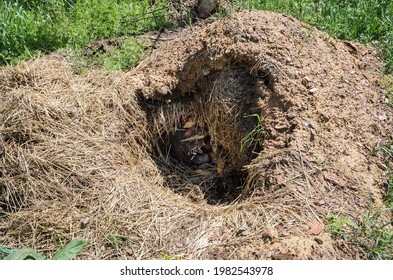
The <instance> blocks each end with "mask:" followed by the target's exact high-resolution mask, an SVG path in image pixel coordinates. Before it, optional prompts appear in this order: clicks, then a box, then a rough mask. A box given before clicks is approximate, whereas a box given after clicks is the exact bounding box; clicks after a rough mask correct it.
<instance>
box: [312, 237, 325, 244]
mask: <svg viewBox="0 0 393 280" xmlns="http://www.w3.org/2000/svg"><path fill="white" fill-rule="evenodd" d="M314 241H315V242H317V243H318V244H319V245H322V244H323V240H322V239H321V238H319V237H315V238H314Z"/></svg>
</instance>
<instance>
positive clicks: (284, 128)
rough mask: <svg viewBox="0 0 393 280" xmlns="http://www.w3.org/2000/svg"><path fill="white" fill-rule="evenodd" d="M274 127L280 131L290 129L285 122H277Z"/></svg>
mask: <svg viewBox="0 0 393 280" xmlns="http://www.w3.org/2000/svg"><path fill="white" fill-rule="evenodd" d="M274 129H275V130H277V131H279V132H284V131H285V130H287V129H288V126H287V125H286V124H285V123H281V124H276V125H275V126H274Z"/></svg>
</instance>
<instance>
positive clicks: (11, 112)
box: [0, 11, 393, 259]
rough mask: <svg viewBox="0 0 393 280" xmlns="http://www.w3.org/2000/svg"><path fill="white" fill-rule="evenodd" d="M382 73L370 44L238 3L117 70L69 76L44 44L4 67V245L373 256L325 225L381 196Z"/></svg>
mask: <svg viewBox="0 0 393 280" xmlns="http://www.w3.org/2000/svg"><path fill="white" fill-rule="evenodd" d="M381 67H382V61H381V59H380V57H379V53H378V51H377V50H375V49H373V48H370V47H365V46H363V45H360V44H357V43H351V42H344V41H337V40H334V39H332V38H331V37H329V36H328V35H327V34H326V33H323V32H320V31H318V30H316V29H315V28H314V27H312V26H309V25H307V24H304V23H301V22H299V21H298V20H296V19H294V18H292V17H290V16H284V15H282V14H276V13H271V12H263V11H238V12H235V13H233V14H232V15H230V16H228V17H225V18H223V19H222V20H219V21H217V22H215V23H212V24H207V25H202V26H199V27H192V28H189V29H183V30H182V31H179V32H178V33H172V34H171V35H168V36H166V37H165V38H163V39H162V40H161V41H160V43H158V45H157V48H156V49H155V50H154V51H153V52H152V54H151V55H150V56H149V57H148V58H146V59H145V60H144V61H142V62H141V63H140V64H139V65H138V66H137V67H136V68H134V69H132V70H131V71H129V72H127V73H124V74H123V73H121V74H120V73H114V72H106V71H94V70H91V71H88V72H86V73H84V74H78V73H76V72H75V71H74V70H73V68H72V67H71V65H70V63H69V61H68V60H67V58H64V57H62V56H61V55H56V54H52V55H49V56H47V57H43V58H40V59H36V60H34V61H30V62H24V63H21V64H20V65H18V66H17V67H6V68H3V69H2V70H1V73H0V124H1V126H0V207H1V209H2V210H1V211H2V212H1V213H4V214H2V215H1V216H0V233H1V234H0V243H1V244H5V245H6V246H7V247H10V248H19V247H23V246H29V247H33V248H35V249H36V250H37V251H39V252H41V253H43V254H44V255H49V256H50V255H52V254H53V253H54V252H56V251H57V250H58V249H59V248H60V247H61V246H62V245H64V244H65V243H67V242H68V241H69V240H70V239H73V238H79V239H85V240H88V242H89V243H88V246H87V247H86V249H85V250H84V251H83V252H82V254H81V255H80V258H81V259H154V258H159V259H162V258H164V259H168V258H169V259H215V258H219V259H282V258H285V259H294V258H297V259H354V258H367V254H366V253H365V251H363V250H361V248H362V247H359V246H358V244H352V243H348V242H343V241H342V240H340V239H338V238H336V237H335V236H334V235H333V233H332V231H331V230H329V217H330V218H331V217H343V216H345V217H349V218H351V219H353V220H354V221H355V222H356V221H359V220H360V219H361V217H362V215H363V214H364V213H365V212H366V211H367V210H368V209H370V208H373V207H376V208H377V207H380V206H382V201H383V199H384V196H385V195H386V190H385V188H384V186H385V185H384V184H385V183H386V182H384V179H381V178H386V172H387V168H386V164H385V159H384V158H383V157H382V154H381V153H380V152H379V150H378V148H379V147H382V146H383V145H384V143H385V142H386V141H388V139H389V137H391V135H392V118H393V110H392V108H390V107H388V106H387V104H386V102H385V96H384V95H383V90H384V84H383V82H382V76H381V72H380V69H381ZM380 218H381V219H382V221H385V222H386V221H389V220H391V215H390V214H388V213H385V214H384V215H381V217H380ZM365 242H368V241H367V240H366V241H365ZM363 245H364V246H365V247H367V246H368V245H369V244H363Z"/></svg>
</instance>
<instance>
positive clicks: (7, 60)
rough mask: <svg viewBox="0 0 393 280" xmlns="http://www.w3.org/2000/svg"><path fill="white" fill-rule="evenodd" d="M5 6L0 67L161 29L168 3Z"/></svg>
mask: <svg viewBox="0 0 393 280" xmlns="http://www.w3.org/2000/svg"><path fill="white" fill-rule="evenodd" d="M150 3H151V1H149V0H141V1H135V0H134V1H127V0H103V1H98V0H73V1H70V0H44V1H38V0H33V1H27V0H25V1H21V0H5V1H2V2H1V3H0V37H1V38H0V65H5V64H15V63H17V62H18V61H19V60H21V59H28V58H31V57H32V56H35V55H39V54H41V53H48V52H51V51H55V50H59V49H67V50H78V49H81V48H83V47H84V46H86V45H87V44H89V43H90V42H92V41H97V40H102V39H105V38H109V37H117V36H123V35H134V34H142V33H145V32H147V31H151V30H158V29H159V28H161V27H163V26H166V24H168V22H167V12H166V10H167V1H163V0H162V1H157V3H156V4H155V5H154V6H152V5H150Z"/></svg>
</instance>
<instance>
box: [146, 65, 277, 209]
mask: <svg viewBox="0 0 393 280" xmlns="http://www.w3.org/2000/svg"><path fill="white" fill-rule="evenodd" d="M271 86H272V85H271V84H270V83H269V82H268V79H267V75H264V76H262V78H261V77H255V76H253V75H252V74H250V71H249V69H248V68H247V67H246V66H244V65H241V64H234V65H231V67H230V68H229V69H227V70H225V71H212V72H210V73H209V74H208V75H207V76H203V77H202V78H201V79H200V80H198V81H197V82H196V83H194V87H193V88H191V89H190V88H189V89H188V91H187V93H184V91H183V90H181V89H176V90H175V91H173V92H172V93H171V95H170V96H165V98H164V96H161V99H160V98H159V99H155V100H151V99H150V100H141V107H142V108H143V109H144V111H145V112H146V117H147V120H148V124H149V130H150V131H151V140H150V141H151V142H150V143H151V147H152V148H153V150H154V151H153V153H152V158H153V159H154V160H155V162H156V165H157V167H158V168H159V169H160V170H161V175H162V177H163V179H164V184H165V186H166V187H167V188H169V189H171V190H172V191H173V192H174V193H177V194H180V195H182V196H184V197H187V198H189V199H191V200H192V201H194V202H195V203H203V202H205V203H208V204H212V205H221V204H230V203H235V202H236V201H238V200H239V198H240V196H241V195H242V192H243V187H244V185H246V183H247V184H248V182H247V177H248V174H247V172H246V171H244V170H243V169H244V166H246V165H248V164H249V163H250V161H251V160H252V159H253V158H255V157H256V156H257V155H258V153H259V152H260V151H261V150H262V148H263V147H262V146H263V143H262V141H259V139H260V138H261V137H262V136H261V133H260V131H259V129H258V128H261V126H262V125H263V124H262V123H261V116H262V111H261V105H260V104H261V100H264V99H265V98H266V97H269V96H271V90H272V89H271ZM188 117H189V119H188V120H187V118H188ZM190 119H192V120H193V122H192V123H193V125H192V127H193V129H194V131H192V132H189V131H188V129H189V127H188V126H186V125H185V123H186V122H187V121H189V120H190ZM262 133H263V132H262ZM201 135H202V137H201V138H198V139H196V140H195V141H194V140H193V141H190V138H193V137H194V136H201ZM198 141H202V142H203V143H200V144H199V145H195V144H196V143H197V142H198ZM194 146H197V147H198V148H200V149H199V150H198V149H196V150H195V149H194ZM205 146H210V148H206V147H205ZM211 152H212V153H213V155H211ZM221 162H223V166H220V164H221ZM243 198H244V196H242V199H243Z"/></svg>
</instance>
